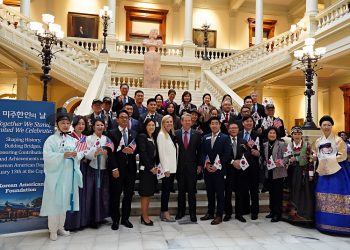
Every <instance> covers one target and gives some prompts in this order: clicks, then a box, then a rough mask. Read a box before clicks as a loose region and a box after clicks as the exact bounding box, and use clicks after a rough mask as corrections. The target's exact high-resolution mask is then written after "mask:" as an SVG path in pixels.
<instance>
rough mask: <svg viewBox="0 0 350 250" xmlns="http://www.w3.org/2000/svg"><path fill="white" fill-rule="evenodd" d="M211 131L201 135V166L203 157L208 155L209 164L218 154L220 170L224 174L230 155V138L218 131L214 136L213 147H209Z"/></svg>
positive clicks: (203, 160)
mask: <svg viewBox="0 0 350 250" xmlns="http://www.w3.org/2000/svg"><path fill="white" fill-rule="evenodd" d="M211 135H212V134H211V133H210V134H207V135H205V136H204V137H203V141H202V164H201V165H202V166H205V158H206V156H209V160H210V163H211V164H214V162H215V158H216V156H217V155H219V158H220V162H221V166H222V171H223V173H224V174H226V167H227V165H228V164H229V162H230V156H231V148H232V146H231V140H230V137H229V136H228V135H225V134H224V133H222V132H220V133H219V135H218V136H217V137H216V140H215V143H214V145H213V148H211Z"/></svg>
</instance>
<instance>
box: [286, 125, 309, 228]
mask: <svg viewBox="0 0 350 250" xmlns="http://www.w3.org/2000/svg"><path fill="white" fill-rule="evenodd" d="M302 136H303V131H302V129H301V128H300V127H293V128H292V142H291V143H289V144H288V147H287V151H286V152H285V155H286V156H288V157H289V166H288V190H289V199H288V206H287V211H285V212H286V213H285V214H284V215H283V219H285V220H286V221H288V222H292V223H310V224H311V223H313V219H314V203H315V185H314V163H313V160H312V150H311V145H310V143H308V142H305V141H304V140H303V139H302Z"/></svg>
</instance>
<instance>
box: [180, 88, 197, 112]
mask: <svg viewBox="0 0 350 250" xmlns="http://www.w3.org/2000/svg"><path fill="white" fill-rule="evenodd" d="M191 102H192V94H191V92H189V91H187V90H186V91H184V92H183V93H182V96H181V103H180V105H178V107H177V108H178V109H177V112H176V113H177V115H178V116H179V117H181V116H182V114H183V113H184V112H189V111H190V110H192V109H197V106H196V105H194V104H192V103H191Z"/></svg>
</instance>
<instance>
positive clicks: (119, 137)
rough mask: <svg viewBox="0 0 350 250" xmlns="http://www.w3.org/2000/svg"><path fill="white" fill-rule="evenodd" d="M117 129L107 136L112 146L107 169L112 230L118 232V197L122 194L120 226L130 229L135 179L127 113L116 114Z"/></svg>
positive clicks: (133, 132) (133, 156) (131, 136)
mask: <svg viewBox="0 0 350 250" xmlns="http://www.w3.org/2000/svg"><path fill="white" fill-rule="evenodd" d="M117 118H118V128H116V129H113V130H110V131H109V132H108V134H107V136H108V137H109V138H110V139H111V140H112V142H113V144H114V148H115V149H114V152H111V153H109V155H108V167H109V171H110V173H111V178H110V198H111V218H112V220H113V223H112V230H118V228H119V220H120V196H121V194H122V193H123V196H124V197H123V201H122V213H121V224H122V225H124V226H126V227H128V228H132V227H133V225H132V224H131V222H130V221H129V217H130V211H131V201H132V196H133V194H134V186H135V179H136V158H135V152H134V149H133V148H132V147H129V146H128V145H130V143H131V142H132V141H133V140H135V138H136V132H135V131H133V130H130V129H128V119H129V115H128V112H127V111H125V110H121V111H119V112H118V115H117Z"/></svg>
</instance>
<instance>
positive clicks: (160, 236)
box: [0, 214, 350, 250]
mask: <svg viewBox="0 0 350 250" xmlns="http://www.w3.org/2000/svg"><path fill="white" fill-rule="evenodd" d="M198 217H199V216H198ZM264 217H265V215H264V214H260V218H259V219H258V220H257V221H254V222H252V221H250V220H249V219H248V220H247V223H240V222H238V221H237V220H231V221H230V222H225V223H222V224H220V225H218V226H212V225H210V222H209V221H206V222H202V221H199V222H198V224H187V225H186V224H185V225H183V224H179V223H177V222H175V223H166V222H161V221H159V219H158V218H155V217H154V218H152V219H154V223H155V225H154V226H153V227H147V226H144V225H141V224H140V223H139V219H140V218H139V217H132V218H131V222H132V223H133V224H134V228H133V229H128V228H125V227H123V226H120V228H119V230H118V231H112V230H111V229H110V224H106V225H102V226H101V227H100V228H99V229H98V230H95V229H89V228H88V229H85V230H83V231H79V232H75V233H72V234H71V236H69V237H59V238H58V240H57V241H55V242H53V241H50V240H49V239H48V232H33V233H30V234H27V235H20V236H10V237H4V236H1V237H0V249H1V250H12V249H23V250H39V249H42V250H66V249H69V250H112V249H113V250H117V249H119V250H139V249H151V250H153V249H154V250H156V249H173V250H176V249H187V250H189V249H200V250H212V249H218V250H224V249H225V250H226V249H244V250H249V249H259V250H264V249H268V250H274V249H276V250H282V249H292V250H303V249H316V250H323V249H344V250H349V249H350V237H339V236H329V235H325V234H321V233H319V232H318V231H317V230H315V229H307V228H301V227H296V226H292V225H290V224H288V223H285V222H279V223H271V222H270V221H269V220H267V219H265V218H264ZM246 218H249V217H248V216H246ZM185 219H186V218H185Z"/></svg>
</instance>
